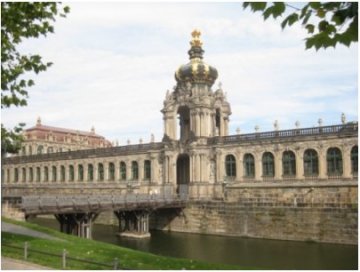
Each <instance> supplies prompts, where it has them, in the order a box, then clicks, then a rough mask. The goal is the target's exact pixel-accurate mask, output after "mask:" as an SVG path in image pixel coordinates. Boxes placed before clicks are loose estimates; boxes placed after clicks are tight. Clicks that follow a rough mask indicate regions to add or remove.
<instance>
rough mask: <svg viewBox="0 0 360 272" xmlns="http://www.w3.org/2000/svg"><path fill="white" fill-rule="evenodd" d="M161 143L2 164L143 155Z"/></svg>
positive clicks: (19, 158) (40, 156)
mask: <svg viewBox="0 0 360 272" xmlns="http://www.w3.org/2000/svg"><path fill="white" fill-rule="evenodd" d="M163 146H164V145H163V143H161V142H159V143H149V144H137V145H125V146H115V147H107V148H96V149H85V150H74V151H67V152H56V153H47V154H37V155H28V156H16V157H11V158H6V159H4V162H3V163H4V164H18V163H29V162H40V161H54V160H72V159H86V158H97V157H111V156H118V155H127V154H136V153H143V152H146V151H150V150H160V149H161V148H162V147H163Z"/></svg>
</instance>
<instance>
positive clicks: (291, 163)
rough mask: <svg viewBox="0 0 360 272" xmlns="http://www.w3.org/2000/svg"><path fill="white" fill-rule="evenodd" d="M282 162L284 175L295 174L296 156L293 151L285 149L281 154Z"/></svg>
mask: <svg viewBox="0 0 360 272" xmlns="http://www.w3.org/2000/svg"><path fill="white" fill-rule="evenodd" d="M282 163H283V175H284V176H288V177H289V176H290V177H294V176H296V157H295V153H294V152H292V151H285V152H284V153H283V156H282Z"/></svg>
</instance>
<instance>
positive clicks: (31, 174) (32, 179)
mask: <svg viewBox="0 0 360 272" xmlns="http://www.w3.org/2000/svg"><path fill="white" fill-rule="evenodd" d="M29 181H30V182H33V181H34V170H33V168H32V167H30V168H29Z"/></svg>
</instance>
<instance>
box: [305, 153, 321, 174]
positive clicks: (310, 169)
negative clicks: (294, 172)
mask: <svg viewBox="0 0 360 272" xmlns="http://www.w3.org/2000/svg"><path fill="white" fill-rule="evenodd" d="M304 174H305V177H306V176H308V177H309V176H318V175H319V159H318V154H317V152H316V151H315V150H314V149H307V150H305V152H304Z"/></svg>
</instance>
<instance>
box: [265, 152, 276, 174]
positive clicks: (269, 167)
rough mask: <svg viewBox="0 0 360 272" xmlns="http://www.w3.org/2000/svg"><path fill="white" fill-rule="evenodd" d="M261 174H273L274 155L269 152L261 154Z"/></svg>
mask: <svg viewBox="0 0 360 272" xmlns="http://www.w3.org/2000/svg"><path fill="white" fill-rule="evenodd" d="M262 166H263V176H264V177H274V176H275V164H274V155H273V154H272V153H271V152H265V153H264V154H263V156H262Z"/></svg>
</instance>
